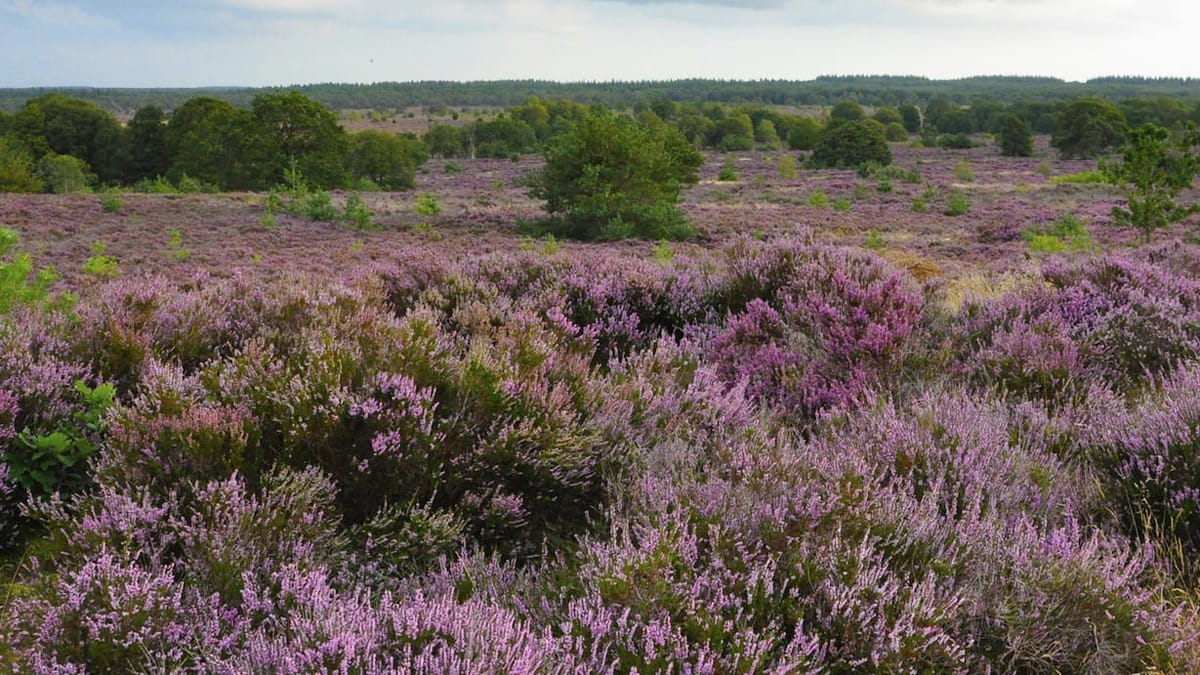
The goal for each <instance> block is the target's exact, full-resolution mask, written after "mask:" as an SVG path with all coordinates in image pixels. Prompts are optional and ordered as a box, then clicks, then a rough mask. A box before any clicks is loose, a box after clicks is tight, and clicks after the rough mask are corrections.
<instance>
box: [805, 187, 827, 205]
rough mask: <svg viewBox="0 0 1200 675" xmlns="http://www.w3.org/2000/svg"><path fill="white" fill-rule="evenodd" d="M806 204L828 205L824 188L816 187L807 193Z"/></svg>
mask: <svg viewBox="0 0 1200 675" xmlns="http://www.w3.org/2000/svg"><path fill="white" fill-rule="evenodd" d="M808 205H809V206H817V207H824V206H829V197H828V196H827V195H826V194H825V191H824V190H822V189H821V188H817V189H816V190H813V191H812V193H811V194H809V195H808Z"/></svg>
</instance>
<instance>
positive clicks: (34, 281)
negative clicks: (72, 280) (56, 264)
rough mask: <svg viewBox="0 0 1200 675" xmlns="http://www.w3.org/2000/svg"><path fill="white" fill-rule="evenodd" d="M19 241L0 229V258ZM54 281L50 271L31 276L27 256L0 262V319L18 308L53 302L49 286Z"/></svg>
mask: <svg viewBox="0 0 1200 675" xmlns="http://www.w3.org/2000/svg"><path fill="white" fill-rule="evenodd" d="M19 239H20V237H19V236H18V235H17V233H16V232H14V231H12V230H10V229H7V228H3V227H0V258H3V257H6V256H8V255H9V254H10V253H12V251H13V248H14V247H15V246H16V244H17V242H18V241H19ZM57 280H58V274H57V273H56V272H55V271H54V268H53V267H46V268H43V269H40V270H38V271H37V272H36V273H35V272H34V268H33V259H32V258H31V257H30V256H29V254H28V253H18V254H16V255H14V256H13V257H12V259H10V260H0V315H4V314H8V313H9V312H11V311H12V310H13V309H15V308H16V307H18V306H22V305H41V306H49V305H50V304H52V303H53V301H54V296H52V295H51V293H50V286H51V285H53V284H54V282H55V281H57Z"/></svg>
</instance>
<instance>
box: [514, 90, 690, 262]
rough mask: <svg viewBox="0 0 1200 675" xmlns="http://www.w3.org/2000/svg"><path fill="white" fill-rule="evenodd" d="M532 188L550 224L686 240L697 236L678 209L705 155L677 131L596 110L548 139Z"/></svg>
mask: <svg viewBox="0 0 1200 675" xmlns="http://www.w3.org/2000/svg"><path fill="white" fill-rule="evenodd" d="M545 156H546V164H545V168H544V169H543V170H542V172H541V173H540V174H537V175H536V176H534V177H533V190H532V191H531V194H532V195H533V196H535V197H537V198H540V199H543V200H545V208H546V211H547V212H548V213H550V215H551V219H550V220H549V221H548V222H547V223H546V224H544V227H547V228H549V229H552V230H556V231H557V232H558V233H559V234H562V235H565V236H570V237H574V238H579V239H620V238H624V237H637V238H640V239H682V238H686V237H689V236H691V235H692V234H693V230H692V227H691V225H689V224H688V223H687V221H686V220H685V219H684V217H683V214H682V213H680V211H679V209H678V208H676V204H677V203H678V201H679V195H680V192H681V191H682V189H683V186H684V185H685V184H690V183H695V182H696V181H697V180H698V179H699V176H698V175H697V173H696V171H697V169H698V168H699V167H700V165H701V164H702V163H703V161H704V158H703V156H701V154H700V153H699V152H697V151H696V149H695V148H694V147H693V146H692V145H691V144H690V143H688V141H687V139H686V138H685V137H684V136H683V134H681V133H680V132H679V131H678V130H676V129H674V128H672V127H669V126H666V125H650V126H646V125H642V124H638V123H637V122H634V121H632V120H630V119H628V118H626V117H624V116H621V115H616V114H614V113H613V112H611V111H610V110H608V109H607V108H594V109H592V110H591V111H590V112H589V113H587V114H586V115H585V116H584V117H583V119H581V120H579V121H578V122H576V123H575V124H574V125H573V126H572V127H571V128H570V130H569V131H566V132H564V133H562V134H560V135H558V136H556V137H554V138H553V139H551V141H550V142H549V144H548V145H547V147H546V150H545Z"/></svg>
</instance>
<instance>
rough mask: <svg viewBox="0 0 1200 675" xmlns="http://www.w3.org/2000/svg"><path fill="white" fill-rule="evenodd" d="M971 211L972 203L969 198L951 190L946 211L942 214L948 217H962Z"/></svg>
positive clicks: (947, 198) (947, 197)
mask: <svg viewBox="0 0 1200 675" xmlns="http://www.w3.org/2000/svg"><path fill="white" fill-rule="evenodd" d="M970 210H971V202H970V201H968V200H967V196H966V195H964V194H963V193H962V192H960V191H958V190H951V191H950V194H949V195H947V196H946V210H945V211H943V212H942V213H944V214H946V215H947V216H961V215H963V214H964V213H966V212H967V211H970Z"/></svg>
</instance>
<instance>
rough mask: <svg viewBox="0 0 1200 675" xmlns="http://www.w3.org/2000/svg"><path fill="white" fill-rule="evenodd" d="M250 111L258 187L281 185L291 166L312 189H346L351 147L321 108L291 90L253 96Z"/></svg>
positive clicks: (331, 116) (327, 111) (330, 114)
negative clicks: (258, 148)
mask: <svg viewBox="0 0 1200 675" xmlns="http://www.w3.org/2000/svg"><path fill="white" fill-rule="evenodd" d="M250 112H251V115H252V116H253V118H254V123H255V132H256V133H255V136H256V138H254V139H253V140H254V141H255V142H257V143H259V144H261V146H262V150H261V154H260V156H259V158H258V160H259V162H258V163H259V170H258V171H257V172H256V173H257V174H258V176H257V177H258V179H259V181H258V182H260V184H262V183H265V184H266V185H274V184H277V183H281V182H283V180H284V176H285V175H286V174H287V172H288V171H289V170H290V169H291V167H292V165H293V162H294V163H295V168H297V169H299V171H300V172H301V173H302V174H303V175H304V178H305V180H306V181H307V182H308V183H309V185H310V186H312V187H316V188H322V189H328V188H336V187H344V186H345V185H346V184H347V182H348V180H349V174H348V172H347V171H346V156H347V153H348V152H349V149H350V145H349V142H348V140H347V138H346V132H345V130H344V129H342V127H341V126H339V125H338V120H337V115H334V114H333V111H331V110H330V109H329V108H326V107H325V105H324V104H322V103H320V102H318V101H316V100H314V99H311V98H309V97H308V96H305V95H304V94H301V93H300V92H296V91H292V92H287V93H268V94H259V95H257V96H255V97H254V102H253V103H252V104H251V106H250Z"/></svg>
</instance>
